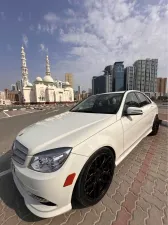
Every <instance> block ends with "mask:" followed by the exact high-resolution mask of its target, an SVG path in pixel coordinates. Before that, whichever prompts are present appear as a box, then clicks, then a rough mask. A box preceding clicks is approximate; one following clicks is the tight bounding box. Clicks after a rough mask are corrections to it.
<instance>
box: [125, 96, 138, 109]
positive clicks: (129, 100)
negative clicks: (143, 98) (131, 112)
mask: <svg viewBox="0 0 168 225" xmlns="http://www.w3.org/2000/svg"><path fill="white" fill-rule="evenodd" d="M125 107H126V108H127V107H139V100H138V98H137V97H136V95H135V93H129V94H128V95H127V97H126V100H125Z"/></svg>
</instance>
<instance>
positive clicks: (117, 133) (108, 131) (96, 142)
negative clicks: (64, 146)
mask: <svg viewBox="0 0 168 225" xmlns="http://www.w3.org/2000/svg"><path fill="white" fill-rule="evenodd" d="M123 144H124V134H123V128H122V124H121V121H120V120H118V121H117V122H116V123H114V124H112V125H110V126H108V127H107V128H105V129H103V130H102V131H100V132H98V133H96V134H95V135H93V136H91V137H89V138H88V139H87V140H85V141H84V142H82V143H80V144H79V145H77V146H76V147H74V148H73V153H75V154H80V155H84V156H86V157H90V156H91V155H92V154H93V153H94V152H96V151H97V150H98V149H100V148H102V147H105V146H109V147H111V148H113V149H114V151H115V155H116V159H117V158H118V157H119V156H120V155H121V154H122V153H123V149H124V148H123V147H124V146H123Z"/></svg>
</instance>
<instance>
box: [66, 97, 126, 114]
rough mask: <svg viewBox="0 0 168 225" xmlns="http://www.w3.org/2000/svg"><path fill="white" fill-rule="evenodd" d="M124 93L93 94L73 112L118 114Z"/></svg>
mask: <svg viewBox="0 0 168 225" xmlns="http://www.w3.org/2000/svg"><path fill="white" fill-rule="evenodd" d="M122 98H123V93H110V94H101V95H92V96H90V97H89V98H87V99H86V100H84V101H82V102H81V103H79V104H78V105H76V106H75V107H73V108H72V109H71V110H70V111H71V112H84V113H105V114H116V113H117V112H118V110H119V108H120V104H121V101H122Z"/></svg>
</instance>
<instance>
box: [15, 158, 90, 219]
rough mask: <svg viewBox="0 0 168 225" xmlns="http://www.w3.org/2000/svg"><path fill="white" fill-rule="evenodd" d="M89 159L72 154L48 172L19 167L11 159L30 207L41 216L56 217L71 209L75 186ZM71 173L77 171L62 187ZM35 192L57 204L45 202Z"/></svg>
mask: <svg viewBox="0 0 168 225" xmlns="http://www.w3.org/2000/svg"><path fill="white" fill-rule="evenodd" d="M87 159H88V158H87V157H85V156H80V155H76V154H70V156H69V158H68V159H67V161H66V162H65V164H64V165H63V167H62V168H60V169H59V170H58V171H56V172H53V173H47V174H44V173H39V172H35V171H33V170H30V169H28V168H27V167H24V168H23V167H20V166H19V165H18V164H17V163H16V162H15V161H13V160H12V174H13V179H14V182H15V184H16V187H17V189H18V190H19V192H20V193H21V195H22V196H23V198H24V201H25V204H26V206H27V208H28V209H29V210H30V211H31V212H32V213H33V214H35V215H36V216H38V217H42V218H49V217H54V216H57V215H60V214H63V213H65V212H67V211H69V210H71V209H72V205H71V198H72V193H73V189H74V185H75V182H76V180H77V178H78V175H79V173H80V171H81V169H82V168H83V165H84V164H85V162H86V161H87ZM71 173H76V176H75V179H74V181H73V183H72V185H70V186H67V187H63V185H64V182H65V180H66V178H67V176H68V175H69V174H71ZM34 195H35V196H39V197H41V198H44V199H46V200H47V201H49V202H52V203H54V204H53V205H44V204H42V203H40V201H39V200H37V199H36V198H34V197H33V196H34Z"/></svg>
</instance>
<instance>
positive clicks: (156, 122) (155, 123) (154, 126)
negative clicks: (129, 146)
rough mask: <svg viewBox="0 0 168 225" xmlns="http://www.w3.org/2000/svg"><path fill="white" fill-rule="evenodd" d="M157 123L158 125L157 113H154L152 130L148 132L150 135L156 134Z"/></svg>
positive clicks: (157, 129)
mask: <svg viewBox="0 0 168 225" xmlns="http://www.w3.org/2000/svg"><path fill="white" fill-rule="evenodd" d="M159 125H160V120H159V117H158V115H156V116H155V119H154V122H153V126H152V132H151V133H150V135H151V136H154V135H157V133H158V131H159Z"/></svg>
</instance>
